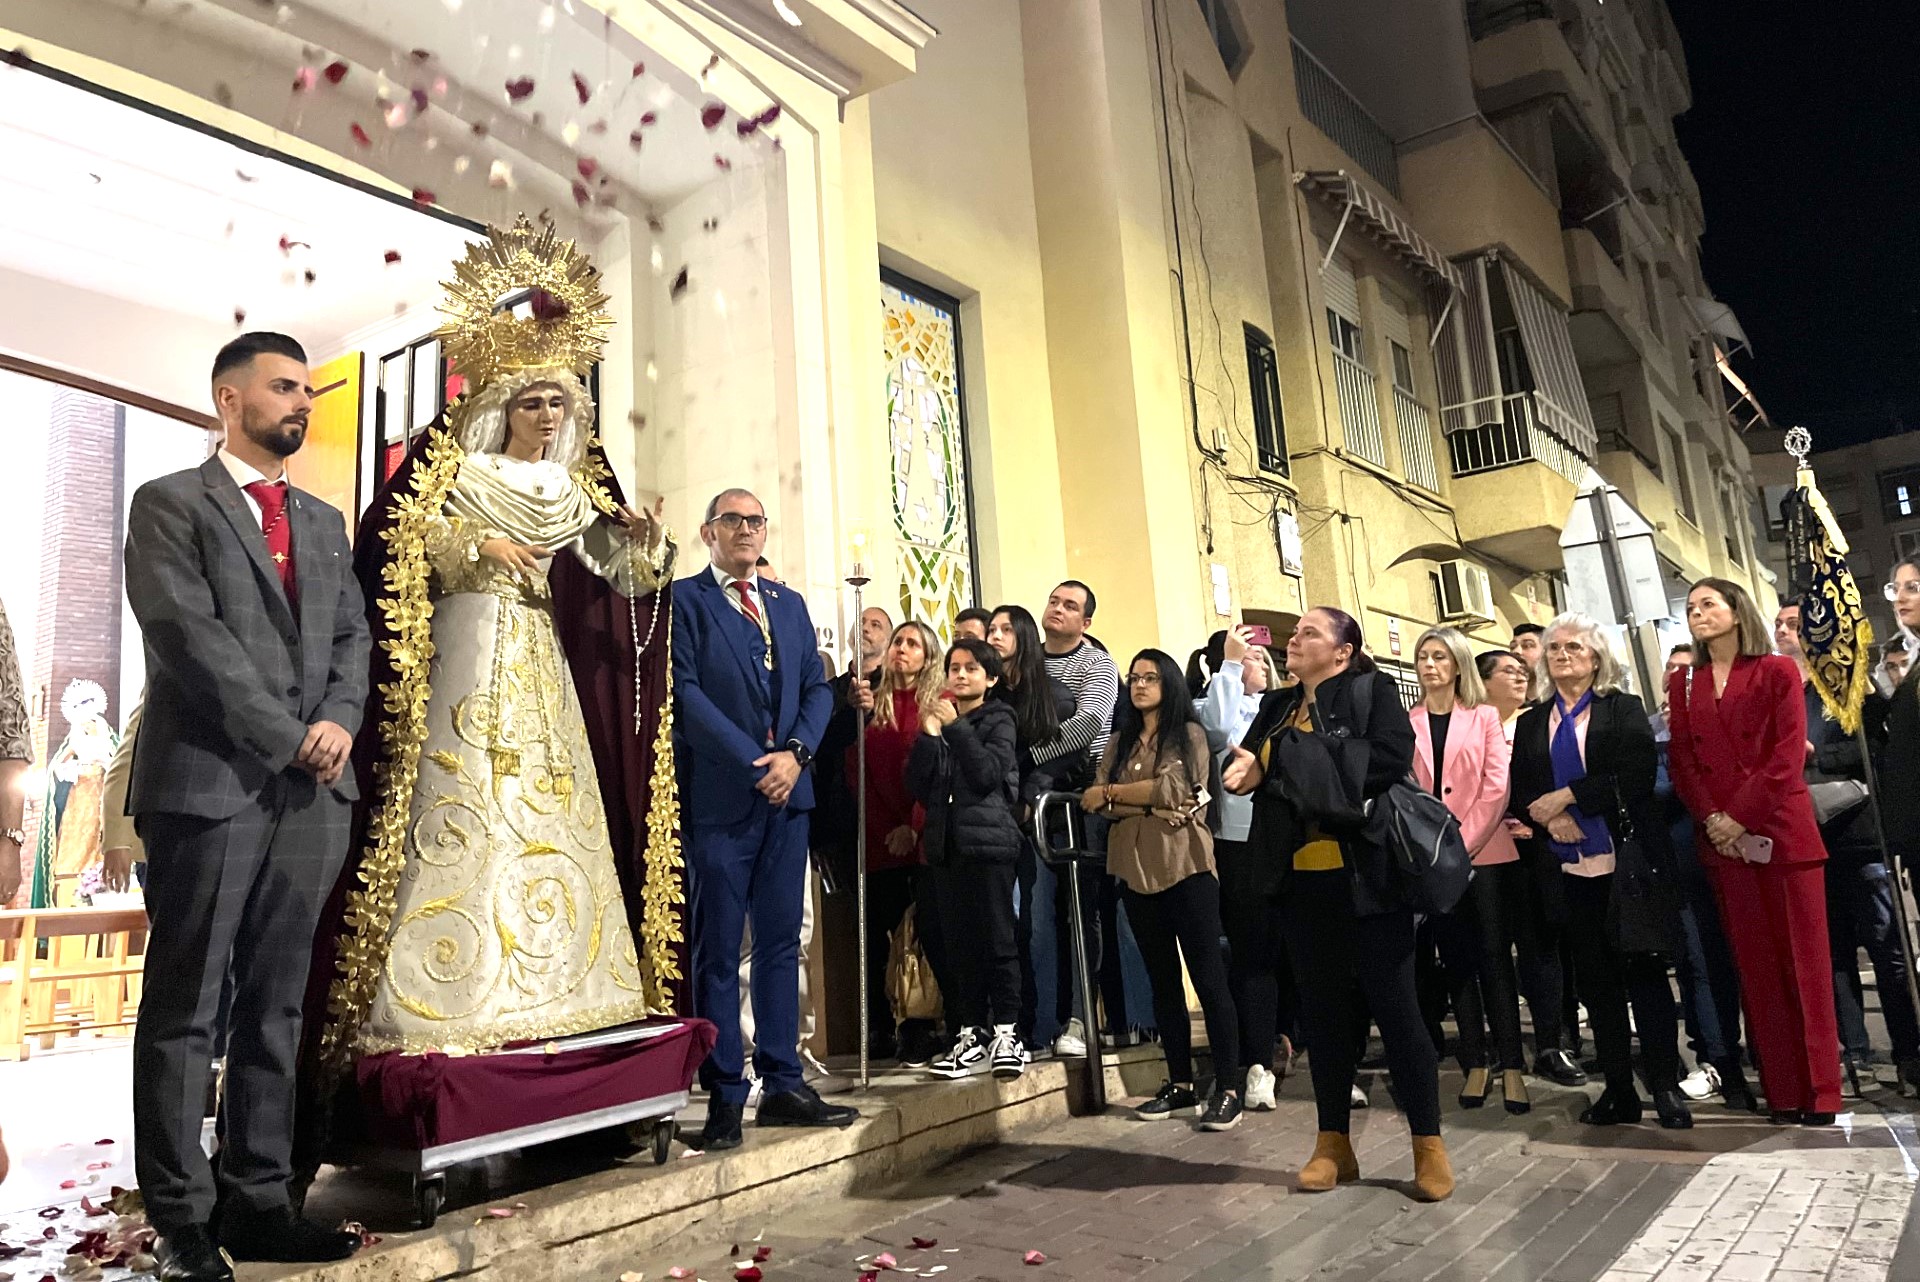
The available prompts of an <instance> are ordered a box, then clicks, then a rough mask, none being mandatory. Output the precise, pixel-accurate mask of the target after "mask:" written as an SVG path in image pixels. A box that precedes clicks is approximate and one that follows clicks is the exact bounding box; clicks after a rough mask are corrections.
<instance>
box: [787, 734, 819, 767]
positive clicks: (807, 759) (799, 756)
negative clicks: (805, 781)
mask: <svg viewBox="0 0 1920 1282" xmlns="http://www.w3.org/2000/svg"><path fill="white" fill-rule="evenodd" d="M787 751H788V752H791V753H792V754H793V759H794V760H795V761H797V762H799V763H800V768H801V769H802V770H805V769H806V768H807V767H808V766H810V765H812V764H813V749H812V748H809V747H808V746H807V745H806V744H804V743H801V742H800V741H799V740H798V739H789V740H787Z"/></svg>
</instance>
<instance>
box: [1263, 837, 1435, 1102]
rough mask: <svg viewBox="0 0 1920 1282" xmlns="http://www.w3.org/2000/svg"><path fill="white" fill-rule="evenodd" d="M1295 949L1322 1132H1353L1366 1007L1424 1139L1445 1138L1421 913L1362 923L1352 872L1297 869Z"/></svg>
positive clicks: (1291, 900)
mask: <svg viewBox="0 0 1920 1282" xmlns="http://www.w3.org/2000/svg"><path fill="white" fill-rule="evenodd" d="M1282 913H1283V920H1284V922H1285V925H1286V933H1287V952H1288V955H1289V956H1291V957H1292V958H1293V973H1294V976H1295V977H1296V979H1297V980H1298V981H1299V984H1300V1010H1301V1020H1300V1023H1301V1029H1302V1032H1303V1033H1304V1034H1305V1035H1306V1041H1307V1062H1308V1065H1309V1066H1310V1067H1311V1068H1312V1070H1313V1098H1314V1102H1315V1103H1316V1104H1317V1105H1318V1108H1319V1115H1320V1129H1321V1130H1323V1131H1339V1132H1341V1133H1343V1134H1344V1133H1345V1132H1346V1131H1347V1129H1348V1114H1349V1112H1350V1111H1351V1109H1352V1106H1353V1097H1352V1090H1353V1070H1354V1067H1355V1065H1356V1064H1357V1063H1358V1062H1359V1056H1358V1053H1357V1051H1356V1049H1355V1046H1354V1028H1355V1026H1356V1025H1357V1024H1358V1023H1359V1022H1360V1020H1361V1019H1362V1018H1364V1017H1363V1015H1362V1014H1361V1006H1360V1002H1361V999H1362V997H1363V996H1364V999H1365V1003H1366V1009H1367V1010H1369V1011H1371V1012H1372V1015H1373V1020H1374V1023H1376V1024H1377V1025H1379V1028H1380V1036H1381V1039H1382V1040H1383V1041H1384V1042H1385V1043H1386V1047H1387V1067H1388V1069H1389V1070H1390V1071H1391V1072H1392V1074H1393V1089H1394V1094H1395V1095H1396V1096H1397V1097H1398V1099H1399V1101H1400V1107H1401V1108H1402V1109H1403V1110H1404V1111H1405V1112H1406V1115H1407V1125H1408V1127H1409V1128H1410V1129H1411V1130H1412V1132H1413V1133H1414V1134H1415V1135H1438V1134H1439V1133H1440V1061H1439V1057H1438V1056H1437V1055H1436V1054H1435V1053H1434V1049H1433V1042H1432V1040H1431V1039H1430V1038H1428V1036H1427V1030H1426V1026H1425V1025H1424V1024H1423V1023H1422V1021H1421V1018H1420V1002H1419V998H1418V997H1417V996H1416V995H1415V993H1414V986H1413V935H1414V928H1413V914H1412V913H1411V912H1406V911H1396V912H1390V913H1381V914H1379V915H1377V916H1371V917H1360V916H1357V915H1356V914H1355V913H1354V911H1353V883H1352V880H1351V878H1350V876H1349V874H1348V873H1347V872H1346V870H1344V869H1335V870H1333V871H1330V872H1299V871H1295V872H1293V873H1292V874H1290V875H1289V877H1288V879H1287V886H1286V889H1285V890H1284V891H1283V892H1282Z"/></svg>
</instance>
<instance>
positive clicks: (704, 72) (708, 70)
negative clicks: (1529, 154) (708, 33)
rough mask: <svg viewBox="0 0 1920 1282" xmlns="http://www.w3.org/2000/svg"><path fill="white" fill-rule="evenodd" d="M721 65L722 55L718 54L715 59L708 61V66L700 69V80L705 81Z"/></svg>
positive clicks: (714, 56)
mask: <svg viewBox="0 0 1920 1282" xmlns="http://www.w3.org/2000/svg"><path fill="white" fill-rule="evenodd" d="M719 65H720V55H719V54H717V53H716V54H714V55H713V57H711V58H709V59H707V65H706V66H704V67H702V68H700V78H701V79H702V80H705V79H706V78H707V77H708V76H710V75H712V74H713V69H714V68H715V67H718V66H719Z"/></svg>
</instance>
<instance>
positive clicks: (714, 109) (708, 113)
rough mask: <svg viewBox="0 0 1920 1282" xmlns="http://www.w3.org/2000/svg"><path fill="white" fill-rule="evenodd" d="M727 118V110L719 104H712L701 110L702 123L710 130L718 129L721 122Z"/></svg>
mask: <svg viewBox="0 0 1920 1282" xmlns="http://www.w3.org/2000/svg"><path fill="white" fill-rule="evenodd" d="M726 118H727V109H726V108H725V107H724V106H722V105H721V104H719V103H717V102H710V103H708V104H707V105H706V106H704V107H702V108H700V123H701V124H702V125H705V126H706V127H707V128H708V129H718V128H719V127H720V122H721V121H723V120H725V119H726Z"/></svg>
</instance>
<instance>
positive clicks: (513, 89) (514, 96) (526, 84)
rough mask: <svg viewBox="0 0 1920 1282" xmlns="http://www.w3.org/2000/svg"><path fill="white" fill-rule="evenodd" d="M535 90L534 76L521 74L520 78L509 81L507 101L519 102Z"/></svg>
mask: <svg viewBox="0 0 1920 1282" xmlns="http://www.w3.org/2000/svg"><path fill="white" fill-rule="evenodd" d="M532 92H533V77H532V76H521V77H520V78H519V79H518V80H509V81H507V101H508V102H519V101H520V100H521V99H523V98H525V97H526V96H527V95H529V94H531V93H532Z"/></svg>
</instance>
